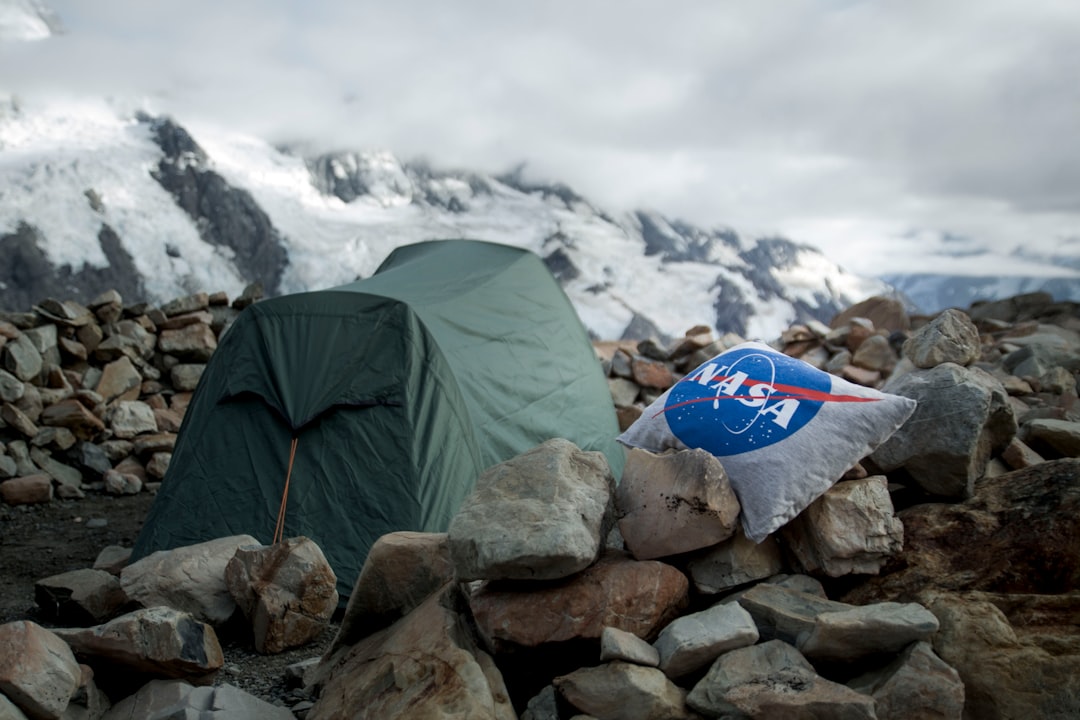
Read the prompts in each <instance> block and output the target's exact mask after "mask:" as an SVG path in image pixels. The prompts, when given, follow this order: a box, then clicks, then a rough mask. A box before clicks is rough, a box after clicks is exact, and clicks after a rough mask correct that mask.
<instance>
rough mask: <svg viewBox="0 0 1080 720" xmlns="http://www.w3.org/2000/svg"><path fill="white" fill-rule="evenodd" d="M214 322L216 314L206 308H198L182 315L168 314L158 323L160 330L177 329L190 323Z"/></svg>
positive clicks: (208, 323) (207, 323)
mask: <svg viewBox="0 0 1080 720" xmlns="http://www.w3.org/2000/svg"><path fill="white" fill-rule="evenodd" d="M166 315H168V313H166ZM213 322H214V316H213V315H212V314H211V313H210V312H208V311H206V310H196V311H194V312H189V313H184V314H182V315H171V316H168V317H166V319H165V320H163V321H161V322H159V323H157V328H158V330H176V329H178V328H182V327H187V326H188V325H194V324H195V323H203V324H204V325H212V324H213Z"/></svg>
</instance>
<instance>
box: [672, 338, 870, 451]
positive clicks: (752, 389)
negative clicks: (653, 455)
mask: <svg viewBox="0 0 1080 720" xmlns="http://www.w3.org/2000/svg"><path fill="white" fill-rule="evenodd" d="M831 388H832V380H831V379H830V376H829V375H828V374H827V373H824V372H822V371H820V370H817V369H816V368H813V367H811V366H810V365H807V364H806V363H804V362H802V361H801V360H796V359H794V358H790V357H788V356H787V355H783V354H781V353H770V352H763V351H762V350H761V349H758V348H745V349H735V350H730V351H728V352H726V353H724V354H723V355H720V356H718V357H716V358H714V359H713V360H710V361H709V362H707V363H705V364H703V365H702V366H701V367H699V368H698V369H696V370H694V372H692V373H690V374H689V375H687V376H686V377H685V378H683V379H682V380H680V381H679V382H678V383H676V384H675V386H674V387H672V388H671V392H670V393H668V398H667V401H666V403H665V406H664V410H663V413H664V415H665V417H666V419H667V423H668V427H670V428H671V432H672V433H674V435H675V437H677V438H679V440H680V441H682V442H683V443H684V444H685V445H687V446H688V447H696V448H702V449H703V450H707V451H709V452H710V453H712V454H713V455H716V456H718V457H724V456H727V455H737V454H739V453H744V452H748V451H751V450H757V449H759V448H763V447H768V446H769V445H772V444H774V443H777V442H780V441H781V440H783V439H785V438H787V437H789V436H791V435H792V434H793V433H796V432H798V431H799V430H800V429H802V428H803V427H804V426H805V425H806V424H807V423H809V422H810V421H811V420H813V419H814V416H815V415H817V413H818V410H820V409H821V406H822V405H823V404H824V403H825V402H827V401H831V400H842V399H847V398H839V397H836V396H832V395H830V394H829V392H830V390H831ZM850 399H851V400H862V398H850Z"/></svg>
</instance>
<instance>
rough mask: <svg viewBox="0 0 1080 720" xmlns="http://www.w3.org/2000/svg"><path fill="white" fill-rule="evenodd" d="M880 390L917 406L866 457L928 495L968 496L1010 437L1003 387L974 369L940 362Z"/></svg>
mask: <svg viewBox="0 0 1080 720" xmlns="http://www.w3.org/2000/svg"><path fill="white" fill-rule="evenodd" d="M882 389H883V390H884V391H885V392H888V393H893V394H897V395H903V396H905V397H909V398H913V399H914V400H916V401H917V402H918V406H917V407H916V409H915V413H914V414H913V415H912V416H911V417H910V418H909V419H908V421H907V422H906V423H904V425H903V427H901V428H900V429H899V430H897V431H896V433H894V434H893V435H892V437H890V438H889V439H888V440H886V441H885V442H884V443H882V444H881V446H879V447H878V448H877V449H876V450H875V451H874V452H873V453H871V455H870V457H871V459H872V460H873V461H874V463H875V464H876V465H877V466H878V467H879V468H881V470H883V471H885V472H890V471H892V470H896V469H897V468H901V467H902V468H904V469H905V470H907V471H908V473H909V474H910V475H911V476H912V478H913V479H914V480H915V481H916V482H917V483H918V484H919V485H920V486H921V487H922V488H923V489H924V490H926V491H927V492H929V493H931V494H933V495H940V496H943V497H947V498H960V499H962V498H965V497H969V496H970V495H971V492H972V488H973V485H974V482H975V481H976V480H977V479H978V478H980V477H982V475H983V473H984V471H985V470H986V463H987V462H988V461H989V460H990V456H991V455H992V454H995V453H997V452H1000V451H1001V450H1002V449H1004V448H1005V447H1006V446H1007V445H1008V443H1009V441H1010V440H1012V438H1013V436H1014V435H1015V434H1016V419H1015V417H1014V416H1013V411H1012V407H1011V406H1010V405H1009V399H1008V395H1007V394H1006V393H1005V389H1004V388H1003V387H1002V386H1001V383H1000V382H998V381H997V380H996V379H994V378H993V377H992V376H991V375H989V374H987V373H986V372H984V371H982V370H979V369H978V368H964V367H961V366H959V365H956V364H955V363H944V364H942V365H938V366H937V367H934V368H932V369H929V370H913V371H912V372H909V373H907V374H905V375H903V376H902V377H900V378H899V379H895V378H894V379H891V380H890V381H889V382H888V383H886V385H885V386H884V388H882Z"/></svg>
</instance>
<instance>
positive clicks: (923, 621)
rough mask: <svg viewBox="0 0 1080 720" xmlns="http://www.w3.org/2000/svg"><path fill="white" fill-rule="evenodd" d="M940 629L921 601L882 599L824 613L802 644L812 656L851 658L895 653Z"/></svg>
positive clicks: (807, 654) (816, 658) (805, 650)
mask: <svg viewBox="0 0 1080 720" xmlns="http://www.w3.org/2000/svg"><path fill="white" fill-rule="evenodd" d="M937 629H938V620H937V618H936V617H934V615H933V613H931V612H930V611H929V610H927V609H926V608H925V607H923V606H922V605H919V604H918V603H895V602H883V603H873V604H871V605H858V606H854V607H851V608H847V609H844V610H840V611H837V612H825V613H821V614H820V615H818V616H817V617H815V618H814V627H813V629H812V630H811V631H810V633H809V635H807V636H806V638H805V639H803V640H802V641H801V642H800V643H799V645H798V648H799V650H800V651H801V652H802V653H803V654H804V655H806V657H808V658H810V659H812V660H825V661H837V662H848V661H852V660H858V659H860V658H863V657H866V656H870V655H878V654H882V653H896V652H899V651H900V650H902V649H903V648H904V647H906V646H907V645H909V644H910V643H913V642H917V641H920V640H929V639H930V638H931V637H932V636H933V634H934V633H935V632H937Z"/></svg>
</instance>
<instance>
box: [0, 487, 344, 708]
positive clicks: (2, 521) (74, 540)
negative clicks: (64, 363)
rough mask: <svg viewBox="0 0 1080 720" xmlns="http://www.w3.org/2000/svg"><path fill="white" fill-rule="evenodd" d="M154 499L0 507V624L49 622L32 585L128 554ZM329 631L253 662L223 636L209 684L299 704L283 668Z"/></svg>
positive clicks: (89, 498) (241, 640)
mask: <svg viewBox="0 0 1080 720" xmlns="http://www.w3.org/2000/svg"><path fill="white" fill-rule="evenodd" d="M153 500H154V496H153V495H152V494H151V493H148V492H142V493H139V494H137V495H120V496H113V495H106V494H101V493H94V492H90V493H87V494H86V497H85V498H81V499H77V500H60V499H56V500H53V501H52V502H51V503H47V504H41V505H19V506H15V507H11V506H9V505H5V504H3V503H0V624H3V623H6V622H11V621H13V620H33V621H34V622H37V623H39V624H41V625H43V626H45V627H53V626H55V623H54V622H53V621H52V620H50V619H49V618H48V617H46V616H45V614H44V613H42V612H41V609H40V608H39V607H38V606H37V604H36V603H35V601H34V583H35V582H37V581H38V580H41V579H43V578H47V577H50V576H52V575H57V574H59V573H63V572H68V571H69V570H78V569H80V568H86V567H91V566H93V564H94V560H95V559H96V558H97V556H98V553H100V552H101V550H102V549H104V548H105V547H107V546H109V545H121V546H123V547H131V546H132V545H133V544H134V542H135V538H136V536H138V534H139V529H140V528H141V527H142V524H143V520H144V519H145V517H146V514H147V512H148V511H149V509H150V505H151V503H152V502H153ZM336 632H337V623H333V624H331V626H330V627H328V628H327V630H326V632H325V633H324V634H323V635H322V636H321V637H320V638H319V640H318V641H317V642H315V643H312V644H311V645H308V646H305V647H303V648H299V649H297V650H293V651H287V652H284V653H279V654H276V655H260V654H258V653H256V652H255V651H254V650H253V649H252V644H251V641H250V639H248V638H245V637H242V636H240V635H233V636H231V637H230V636H228V635H224V636H222V637H221V638H220V639H221V645H222V650H224V653H225V667H224V668H223V671H222V672H220V673H219V674H218V677H217V684H222V683H229V684H232V685H235V686H236V687H239V688H240V689H242V690H246V691H247V692H250V693H251V694H253V695H255V696H257V697H260V698H263V699H265V700H268V701H270V702H274V703H275V704H287V705H290V706H292V705H295V704H296V703H297V702H301V701H302V700H303V699H304V698H303V697H301V691H299V690H298V689H296V688H294V687H290V683H289V682H288V681H287V680H286V672H285V669H286V668H287V667H288V666H289V665H291V664H293V663H296V662H299V661H301V660H306V659H307V658H310V657H314V656H317V655H320V654H321V653H322V652H323V651H325V650H326V648H327V647H328V646H329V644H330V642H331V640H333V638H334V634H335V633H336Z"/></svg>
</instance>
